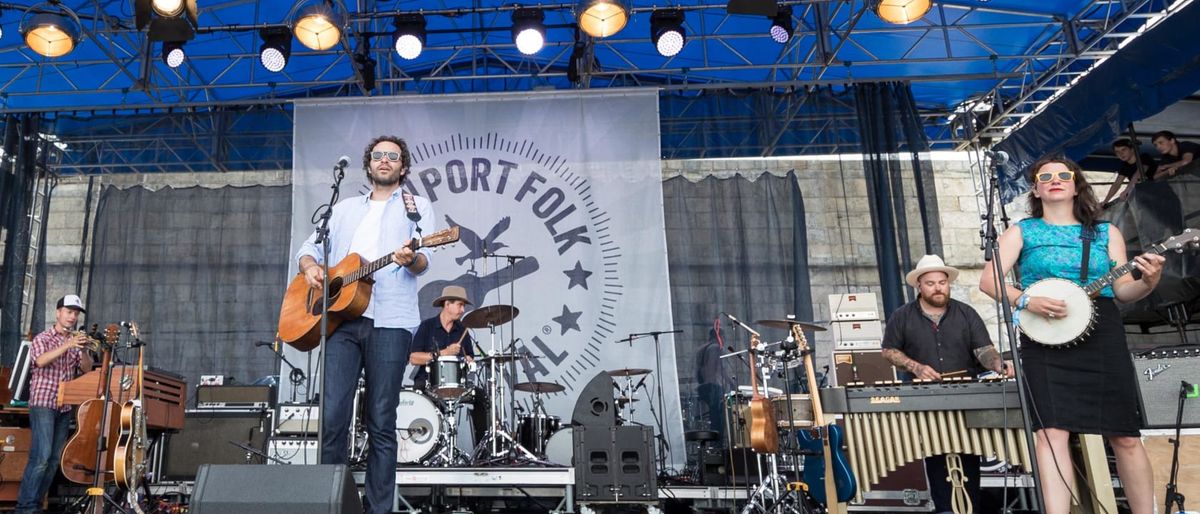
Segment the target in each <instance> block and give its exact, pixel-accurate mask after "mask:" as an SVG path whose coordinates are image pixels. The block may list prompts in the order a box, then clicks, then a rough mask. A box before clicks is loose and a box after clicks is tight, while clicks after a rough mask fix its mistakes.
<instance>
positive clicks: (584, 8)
mask: <svg viewBox="0 0 1200 514" xmlns="http://www.w3.org/2000/svg"><path fill="white" fill-rule="evenodd" d="M575 14H576V18H577V20H578V22H579V29H580V30H582V31H583V32H584V33H585V34H587V35H589V36H592V37H608V36H611V35H613V34H616V33H617V32H620V31H621V29H623V28H625V23H627V22H628V21H629V10H628V9H626V8H625V5H624V4H622V3H621V0H581V1H580V2H579V5H577V6H576V8H575Z"/></svg>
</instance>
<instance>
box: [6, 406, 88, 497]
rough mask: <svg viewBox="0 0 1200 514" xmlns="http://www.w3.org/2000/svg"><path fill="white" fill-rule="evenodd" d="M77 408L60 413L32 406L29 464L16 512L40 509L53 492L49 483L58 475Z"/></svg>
mask: <svg viewBox="0 0 1200 514" xmlns="http://www.w3.org/2000/svg"><path fill="white" fill-rule="evenodd" d="M74 412H75V411H73V410H72V411H67V412H59V411H58V410H56V409H48V408H46V407H30V408H29V428H30V431H31V432H32V433H33V434H32V435H33V441H32V444H31V445H30V446H29V463H28V464H26V465H25V474H24V475H22V476H21V489H20V491H19V492H18V493H17V509H16V512H18V513H20V512H38V511H39V510H40V509H41V504H42V498H45V497H46V493H47V492H49V491H50V484H51V483H53V482H54V476H55V475H57V474H58V463H59V459H60V458H61V457H62V450H63V446H65V445H66V444H67V437H68V436H70V435H71V418H72V417H73V414H74Z"/></svg>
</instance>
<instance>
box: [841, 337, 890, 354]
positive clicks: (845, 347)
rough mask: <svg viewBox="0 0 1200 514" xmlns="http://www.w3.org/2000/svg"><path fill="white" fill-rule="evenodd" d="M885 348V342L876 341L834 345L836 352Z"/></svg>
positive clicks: (847, 342)
mask: <svg viewBox="0 0 1200 514" xmlns="http://www.w3.org/2000/svg"><path fill="white" fill-rule="evenodd" d="M880 348H883V341H880V340H879V339H876V340H874V341H836V342H834V343H833V349H834V350H842V351H847V352H849V351H854V350H879V349H880Z"/></svg>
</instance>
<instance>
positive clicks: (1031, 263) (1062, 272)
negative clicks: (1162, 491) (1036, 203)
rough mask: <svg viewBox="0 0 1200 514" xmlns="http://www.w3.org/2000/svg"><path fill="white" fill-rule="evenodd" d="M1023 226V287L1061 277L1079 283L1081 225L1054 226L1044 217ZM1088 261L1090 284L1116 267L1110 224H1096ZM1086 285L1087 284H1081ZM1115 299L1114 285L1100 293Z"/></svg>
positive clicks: (1081, 244) (1023, 222) (1028, 219)
mask: <svg viewBox="0 0 1200 514" xmlns="http://www.w3.org/2000/svg"><path fill="white" fill-rule="evenodd" d="M1017 225H1018V226H1019V227H1021V241H1022V248H1021V255H1020V257H1018V258H1017V264H1018V265H1019V266H1021V288H1022V289H1024V288H1027V287H1029V286H1030V285H1032V284H1033V283H1034V282H1037V281H1039V280H1042V279H1044V278H1062V279H1066V280H1070V281H1071V282H1074V283H1076V284H1079V265H1080V264H1082V263H1083V239H1082V238H1081V237H1080V235H1081V232H1082V228H1083V226H1082V225H1051V224H1049V223H1046V222H1045V221H1044V220H1042V219H1041V218H1026V219H1023V220H1021V221H1019V222H1017ZM1090 253H1091V256H1090V257H1089V258H1088V278H1087V279H1088V282H1091V281H1093V280H1096V279H1097V278H1100V277H1101V276H1103V275H1104V274H1105V273H1108V270H1110V269H1112V268H1113V266H1115V265H1116V263H1115V262H1113V261H1112V260H1111V259H1109V258H1108V223H1104V222H1101V223H1097V224H1096V230H1095V239H1092V248H1091V251H1090ZM1079 285H1080V286H1083V285H1085V284H1079ZM1100 296H1103V297H1107V298H1112V297H1113V291H1112V286H1109V287H1105V288H1104V289H1103V290H1101V291H1100Z"/></svg>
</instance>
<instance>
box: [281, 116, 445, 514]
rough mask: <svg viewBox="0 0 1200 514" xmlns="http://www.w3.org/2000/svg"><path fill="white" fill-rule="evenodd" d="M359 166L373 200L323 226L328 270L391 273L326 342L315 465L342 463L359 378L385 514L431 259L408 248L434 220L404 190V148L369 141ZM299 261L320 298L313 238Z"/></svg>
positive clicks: (353, 202) (343, 209) (371, 472)
mask: <svg viewBox="0 0 1200 514" xmlns="http://www.w3.org/2000/svg"><path fill="white" fill-rule="evenodd" d="M362 164H363V170H364V171H366V173H367V180H368V181H369V182H370V183H371V192H370V193H368V194H365V195H361V196H356V197H353V198H348V199H345V200H342V201H340V202H338V203H337V205H335V206H334V208H333V215H332V217H331V218H330V220H329V245H330V246H329V249H330V251H329V258H330V263H331V264H333V263H337V262H339V261H341V260H342V259H343V258H344V257H346V255H349V254H350V253H357V254H358V255H360V256H361V257H362V258H363V259H366V260H367V261H371V260H375V259H378V258H380V257H383V256H384V255H388V254H389V253H390V254H391V256H392V261H393V262H394V263H395V266H391V265H389V266H388V267H386V268H383V269H381V270H379V271H377V272H376V273H375V274H374V275H372V278H373V279H374V280H375V285H374V286H373V287H372V289H371V301H370V303H369V304H368V305H367V309H366V311H365V312H364V313H363V315H362V317H360V318H358V319H354V320H347V321H345V322H343V323H342V324H341V325H340V326H338V328H337V330H336V331H334V333H333V334H332V335H330V336H329V338H328V340H327V342H326V345H325V348H324V351H325V369H324V370H323V372H322V373H321V377H322V384H321V394H323V395H325V402H324V412H322V413H321V431H322V435H323V437H322V440H321V463H322V464H345V463H346V462H347V461H348V458H349V455H348V453H349V441H348V436H349V430H350V423H351V422H352V421H353V420H352V419H351V417H352V412H353V411H352V408H353V404H354V393H355V389H356V388H357V386H358V377H359V375H360V373H361V374H362V375H364V376H365V378H366V401H365V402H364V405H365V410H366V412H365V416H364V421H365V422H366V427H367V436H368V437H369V440H370V441H371V445H370V446H371V449H370V453H369V454H368V456H367V475H366V484H365V485H366V502H365V512H370V513H382V512H390V511H391V509H392V503H393V500H394V498H395V492H396V405H397V403H398V400H399V397H400V387H401V382H402V381H403V379H404V368H405V365H406V364H407V363H408V354H409V347H410V345H411V343H412V337H413V332H414V331H415V329H416V327H417V325H419V324H420V323H421V319H420V311H419V309H418V306H417V277H418V276H420V275H421V274H423V273H424V272H425V270H426V269H427V268H428V267H429V253H428V251H427V250H425V249H421V250H417V251H415V252H414V251H413V250H411V249H410V248H408V245H409V243H410V242H411V241H412V240H413V239H416V238H419V237H421V234H430V233H432V232H433V231H434V220H435V216H434V213H433V207H432V205H431V204H430V203H429V201H428V200H426V199H425V198H421V197H419V196H413V195H411V194H409V193H407V192H405V191H403V190H402V189H401V187H400V186H401V185H402V184H403V183H404V180H405V179H406V178H407V177H408V173H409V169H410V167H411V166H412V154H411V153H410V152H409V149H408V144H407V143H405V141H404V140H403V139H400V138H398V137H395V136H380V137H377V138H375V139H373V140H371V142H370V143H369V144H367V146H366V148H365V149H364V150H363V157H362ZM406 205H407V206H408V207H407V208H406ZM410 211H411V212H410ZM414 219H415V220H416V221H414ZM296 258H297V259H298V260H299V263H300V271H301V273H303V274H304V278H305V280H306V281H308V284H309V285H310V286H312V287H313V288H314V289H320V288H321V282H322V281H323V280H324V279H325V272H324V269H323V268H322V266H321V247H320V245H319V244H317V243H316V233H315V232H314V233H313V234H312V235H311V236H309V238H308V239H307V240H306V241H305V242H304V245H303V246H301V247H300V251H299V252H298V253H297V255H296ZM318 296H319V294H318Z"/></svg>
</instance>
